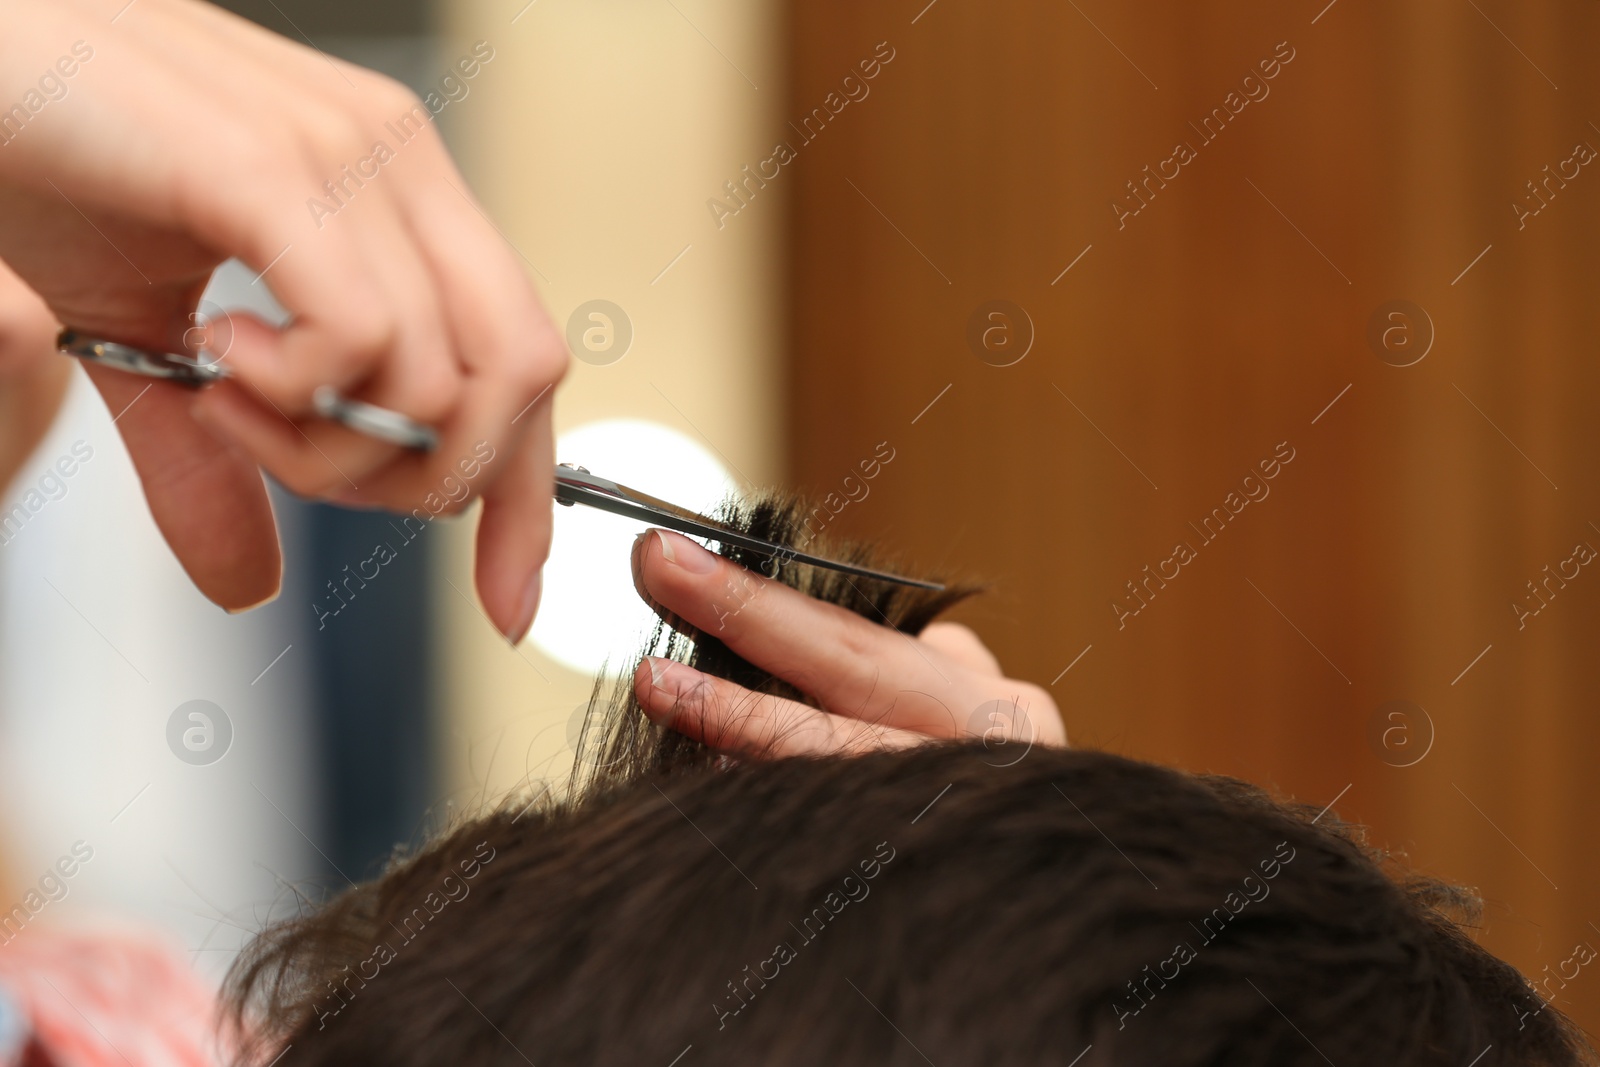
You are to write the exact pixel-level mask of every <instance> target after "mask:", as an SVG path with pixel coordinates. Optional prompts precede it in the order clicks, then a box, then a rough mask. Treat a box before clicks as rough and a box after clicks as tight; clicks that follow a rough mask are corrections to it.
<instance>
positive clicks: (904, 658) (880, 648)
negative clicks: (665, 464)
mask: <svg viewBox="0 0 1600 1067" xmlns="http://www.w3.org/2000/svg"><path fill="white" fill-rule="evenodd" d="M633 568H634V585H635V587H636V588H637V589H638V590H639V595H640V596H642V597H644V598H645V600H646V601H648V602H650V604H651V605H652V606H653V607H655V608H656V610H657V611H658V612H660V613H662V614H663V615H664V617H666V618H669V619H672V620H674V625H680V624H682V625H686V626H688V627H691V628H693V629H695V630H700V631H702V632H705V633H710V634H715V635H716V636H717V637H718V638H719V639H720V640H722V641H723V642H725V643H726V644H727V645H728V647H729V648H731V649H732V650H733V651H734V652H737V653H738V654H739V655H740V656H742V657H743V658H744V659H746V660H748V661H749V662H750V663H752V664H754V665H755V666H757V667H760V668H762V669H763V670H766V671H770V672H771V673H772V674H773V675H775V676H776V677H778V678H781V679H783V680H784V681H786V682H788V683H789V684H791V685H793V686H794V687H795V688H797V689H799V690H800V691H801V692H802V693H805V694H806V695H808V696H810V697H811V698H812V699H813V700H815V701H816V702H817V704H818V705H819V707H815V708H814V707H810V706H809V705H806V704H800V703H797V702H795V701H792V700H785V699H782V698H779V697H775V696H770V695H767V694H758V693H753V692H751V691H750V690H748V689H745V688H743V687H741V686H738V685H735V684H734V683H732V682H729V681H727V680H725V679H722V678H714V677H711V676H710V675H706V674H702V673H700V672H699V671H696V670H694V669H693V668H691V667H688V666H685V665H684V664H681V663H676V662H674V661H672V660H665V659H657V658H655V657H646V659H645V661H644V662H643V663H641V664H640V665H639V670H638V672H637V673H636V674H635V675H634V682H633V685H634V692H635V693H636V694H637V696H638V698H639V704H640V706H641V707H642V708H643V709H644V711H645V714H647V715H649V716H650V718H651V719H652V720H654V721H656V722H658V723H661V724H663V725H666V726H670V727H672V728H673V729H675V730H677V731H679V732H680V733H684V734H687V735H688V736H690V737H694V738H697V739H699V740H701V741H704V742H705V743H706V744H708V745H710V746H711V747H713V748H715V749H717V750H718V751H721V752H726V753H728V754H730V755H736V756H743V757H754V756H791V755H817V754H823V753H832V752H843V753H855V752H865V751H870V750H873V749H879V748H903V747H906V746H909V745H916V744H921V743H923V742H926V741H930V740H933V739H936V738H960V737H974V738H977V737H981V738H983V739H984V742H985V743H986V744H987V745H989V746H990V748H991V750H993V751H995V752H996V753H997V756H998V758H1000V759H1002V760H1003V761H1006V762H1010V761H1012V760H1013V759H1017V758H1021V755H1022V754H1024V753H1026V751H1027V749H1028V747H1029V746H1030V745H1033V744H1036V743H1037V744H1051V745H1064V744H1066V743H1067V735H1066V730H1065V729H1064V728H1063V727H1062V725H1061V716H1060V714H1059V713H1058V712H1057V710H1056V705H1055V701H1053V700H1051V699H1050V694H1049V693H1047V692H1045V691H1044V690H1043V689H1041V688H1040V687H1039V686H1036V685H1033V684H1031V683H1028V682H1019V681H1016V680H1015V679H1011V678H1007V677H1005V676H1004V675H1003V674H1002V673H1001V671H1000V664H999V662H998V661H996V659H995V658H994V655H993V654H992V653H990V651H989V650H988V649H987V648H985V647H984V646H983V643H982V642H981V641H979V640H978V637H977V635H976V634H974V633H973V632H972V631H971V630H969V629H967V628H966V627H965V626H961V625H958V624H956V623H945V622H936V623H933V624H932V625H930V626H929V627H928V628H927V629H925V630H923V631H922V633H921V634H920V635H918V636H916V637H911V636H909V635H907V634H903V633H900V632H899V631H897V630H891V629H890V628H888V627H887V626H879V625H877V624H875V623H871V622H868V621H867V620H866V619H864V618H862V617H861V616H859V615H857V614H855V613H854V612H850V611H846V610H845V609H844V608H841V607H839V606H837V605H835V604H828V603H824V602H822V601H819V600H813V599H812V598H810V597H808V596H805V595H804V594H802V593H799V592H796V591H795V590H793V589H791V588H789V587H788V586H786V585H784V584H783V583H782V582H775V581H771V580H769V579H767V578H763V577H762V576H761V575H759V574H755V573H753V572H751V571H748V570H745V569H744V568H743V567H740V566H738V565H737V564H735V563H732V562H730V561H729V560H727V559H724V558H723V557H721V556H718V555H716V554H714V553H712V552H710V551H707V550H706V549H704V548H702V547H701V546H700V545H698V544H696V543H695V542H693V541H691V540H689V539H688V538H687V537H682V536H680V535H678V534H675V533H669V532H666V531H662V530H652V531H650V532H649V533H647V534H645V535H644V536H643V537H641V538H640V539H639V541H638V543H637V544H635V546H634V554H633ZM1001 753H1004V755H1000V754H1001Z"/></svg>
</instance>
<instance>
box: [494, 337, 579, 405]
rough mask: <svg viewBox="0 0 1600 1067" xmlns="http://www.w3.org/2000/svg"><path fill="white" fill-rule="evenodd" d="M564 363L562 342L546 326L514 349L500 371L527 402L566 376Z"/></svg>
mask: <svg viewBox="0 0 1600 1067" xmlns="http://www.w3.org/2000/svg"><path fill="white" fill-rule="evenodd" d="M567 362H568V359H567V348H566V343H565V342H564V341H563V340H562V339H561V338H560V337H558V336H557V335H556V333H555V330H554V329H552V328H549V327H546V328H545V329H543V330H540V331H539V332H538V333H536V334H534V335H533V337H532V338H530V339H529V341H528V342H526V343H524V344H521V345H518V346H517V348H516V349H515V350H514V351H513V352H512V353H511V355H510V357H509V358H508V359H507V360H506V363H505V366H504V368H503V371H504V373H505V375H506V377H507V378H508V379H509V380H510V384H511V386H512V388H514V389H515V390H516V391H517V392H518V393H520V394H522V395H523V396H526V397H528V398H529V399H531V398H533V397H534V396H536V395H538V394H539V393H541V392H543V391H544V390H545V389H549V388H552V387H554V386H555V385H557V384H558V383H559V382H560V381H561V380H562V379H563V378H564V377H566V374H567Z"/></svg>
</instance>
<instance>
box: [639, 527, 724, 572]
mask: <svg viewBox="0 0 1600 1067" xmlns="http://www.w3.org/2000/svg"><path fill="white" fill-rule="evenodd" d="M650 532H651V533H653V534H655V535H656V541H657V542H658V543H659V544H660V545H661V558H662V559H664V560H666V561H667V562H668V563H671V564H672V565H673V566H676V567H682V568H683V569H684V570H686V571H688V572H689V573H690V574H710V573H711V572H712V571H714V570H716V569H717V557H716V556H715V555H713V554H712V553H711V552H708V551H707V550H706V549H704V548H701V547H700V546H699V545H697V544H695V543H694V542H693V541H691V540H689V539H688V538H687V537H684V536H683V535H682V534H675V533H670V532H668V531H666V530H652V531H650Z"/></svg>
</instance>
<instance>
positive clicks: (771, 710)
mask: <svg viewBox="0 0 1600 1067" xmlns="http://www.w3.org/2000/svg"><path fill="white" fill-rule="evenodd" d="M633 689H634V694H635V695H636V696H637V697H638V699H639V706H640V707H641V708H642V709H643V710H644V712H645V714H646V715H647V716H649V718H650V720H651V721H652V722H655V723H658V724H660V725H662V726H666V727H669V728H671V729H673V730H676V731H678V732H679V733H681V734H683V735H685V736H687V737H692V738H694V739H695V740H697V741H700V742H702V743H704V744H706V745H709V746H710V747H711V748H714V749H716V750H717V751H718V752H722V753H726V754H728V755H734V756H742V757H746V758H769V759H778V758H781V757H784V756H823V755H855V754H858V753H862V752H872V751H876V750H879V749H887V748H909V747H911V746H912V745H916V744H921V743H923V742H925V741H927V740H928V738H927V737H926V736H924V735H922V734H916V733H913V732H911V731H909V730H900V729H896V728H894V727H892V726H885V725H882V724H880V723H872V722H862V721H861V720H859V719H852V718H847V717H845V716H841V715H830V714H829V713H828V712H826V711H821V710H818V709H817V708H812V707H807V706H806V705H804V704H800V703H797V702H796V701H793V700H786V699H784V698H782V697H777V696H771V695H768V694H758V693H752V692H751V691H750V690H748V689H746V688H744V687H743V686H739V685H735V684H734V683H733V682H730V681H727V680H726V679H722V678H715V677H712V676H711V675H708V674H702V673H701V672H699V671H697V670H695V669H694V668H692V667H688V666H685V665H684V664H682V663H677V662H674V661H673V660H668V659H660V658H657V657H655V656H646V657H645V658H644V660H643V661H642V662H641V663H640V664H639V667H638V669H637V670H635V672H634V676H633Z"/></svg>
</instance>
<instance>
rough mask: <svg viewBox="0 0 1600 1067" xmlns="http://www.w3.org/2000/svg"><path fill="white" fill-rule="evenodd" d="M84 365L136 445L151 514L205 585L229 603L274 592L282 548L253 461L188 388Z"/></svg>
mask: <svg viewBox="0 0 1600 1067" xmlns="http://www.w3.org/2000/svg"><path fill="white" fill-rule="evenodd" d="M84 369H85V370H87V371H88V372H89V377H90V378H91V379H92V380H93V382H94V385H95V388H97V389H98V390H99V391H100V395H101V396H102V397H103V398H104V399H105V402H106V405H107V407H109V408H110V409H111V413H112V415H113V416H114V418H115V420H116V424H117V429H118V430H120V431H121V433H122V439H123V441H124V442H125V443H126V444H127V446H128V455H129V456H130V457H131V458H132V459H133V466H134V470H135V471H137V472H138V475H139V481H140V483H141V484H142V485H143V486H144V495H145V500H146V501H147V502H148V503H149V506H150V515H151V517H152V518H153V519H155V522H156V526H157V527H158V528H159V529H160V530H161V535H162V536H163V537H165V538H166V540H167V544H169V545H170V546H171V547H172V551H173V554H174V555H176V556H177V558H178V562H179V563H181V564H182V565H183V569H184V570H185V571H187V572H188V574H189V577H190V578H191V579H192V580H193V581H194V584H195V585H196V586H197V587H198V588H199V590H200V592H202V593H203V594H205V596H206V597H207V598H208V599H210V600H211V601H212V602H213V603H216V604H218V605H220V606H221V607H224V608H227V609H228V610H229V611H243V610H244V609H246V608H249V607H254V606H255V605H257V604H260V603H263V602H264V601H267V600H270V599H272V598H273V597H275V596H276V595H277V594H278V589H279V586H280V584H281V582H282V579H283V558H282V555H281V554H280V552H279V549H278V535H277V526H276V524H275V523H274V521H273V517H272V504H271V502H270V501H269V500H268V499H267V490H266V486H265V485H264V484H263V483H262V480H261V471H260V470H259V469H258V468H257V467H256V464H255V462H254V461H253V460H251V459H250V458H249V457H248V456H247V455H245V454H244V453H242V452H240V451H239V450H237V449H236V448H233V447H231V446H229V445H226V444H223V443H222V442H220V441H218V440H217V439H216V438H215V437H213V436H211V435H210V434H209V433H207V432H206V431H205V430H204V429H203V428H202V427H201V426H200V425H199V424H197V423H195V422H194V420H193V419H191V418H190V417H189V413H188V408H189V404H190V402H191V400H192V395H191V394H190V393H189V392H188V391H187V390H184V389H182V388H181V387H178V386H174V385H171V384H168V383H166V382H141V381H140V380H139V379H137V378H131V377H129V376H128V375H127V374H124V373H122V372H121V371H115V370H106V369H105V368H101V367H92V366H91V367H85V368H84Z"/></svg>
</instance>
